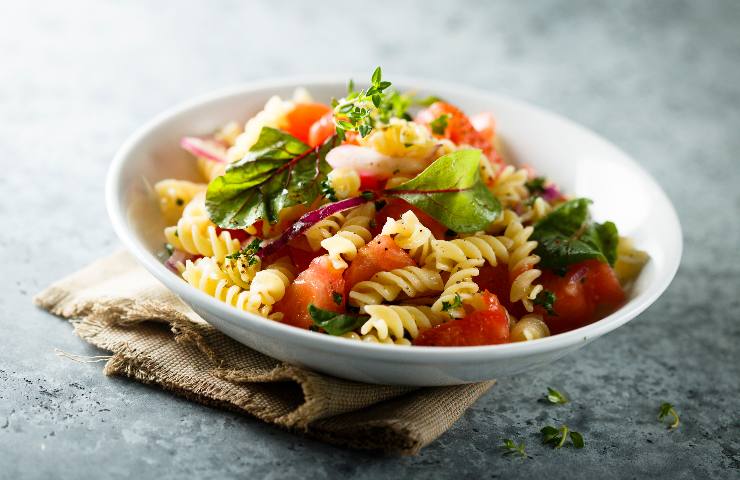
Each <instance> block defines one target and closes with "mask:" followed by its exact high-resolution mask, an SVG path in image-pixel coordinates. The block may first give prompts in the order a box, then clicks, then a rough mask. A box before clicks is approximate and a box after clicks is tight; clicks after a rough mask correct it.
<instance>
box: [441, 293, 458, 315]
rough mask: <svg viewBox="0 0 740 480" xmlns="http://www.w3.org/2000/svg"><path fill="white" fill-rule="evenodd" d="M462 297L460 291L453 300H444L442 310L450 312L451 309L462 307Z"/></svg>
mask: <svg viewBox="0 0 740 480" xmlns="http://www.w3.org/2000/svg"><path fill="white" fill-rule="evenodd" d="M462 304H463V303H462V297H461V296H460V294H459V293H456V294H455V298H454V299H452V301H451V302H442V311H443V312H448V311H450V310H454V309H456V308H460V307H462Z"/></svg>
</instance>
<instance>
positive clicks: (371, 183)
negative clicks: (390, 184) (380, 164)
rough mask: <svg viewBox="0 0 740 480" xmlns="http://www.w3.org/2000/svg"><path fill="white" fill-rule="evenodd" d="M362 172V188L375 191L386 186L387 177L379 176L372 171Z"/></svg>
mask: <svg viewBox="0 0 740 480" xmlns="http://www.w3.org/2000/svg"><path fill="white" fill-rule="evenodd" d="M359 174H360V190H363V191H364V190H371V191H373V192H379V191H381V190H383V188H384V187H385V179H382V178H380V177H378V176H377V175H374V174H372V173H367V172H359Z"/></svg>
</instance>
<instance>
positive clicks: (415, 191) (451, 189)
mask: <svg viewBox="0 0 740 480" xmlns="http://www.w3.org/2000/svg"><path fill="white" fill-rule="evenodd" d="M480 162H481V152H480V150H472V149H471V150H458V151H456V152H452V153H449V154H447V155H444V156H441V157H439V158H438V159H437V160H435V161H434V163H432V164H431V165H429V166H428V167H427V168H426V169H425V170H424V171H423V172H421V173H420V174H419V175H417V176H416V177H415V178H413V179H411V180H409V181H408V182H406V183H403V184H401V185H399V186H397V187H395V188H392V189H390V190H386V192H385V193H386V195H388V196H396V197H399V198H402V199H404V200H406V201H407V202H409V203H410V204H411V205H413V206H415V207H417V208H419V209H421V210H423V211H424V212H426V213H428V214H429V215H431V216H432V217H434V219H436V220H437V221H439V222H440V223H441V224H443V225H444V226H445V227H447V228H449V229H450V230H454V231H455V232H476V231H479V230H483V229H484V228H486V227H487V226H488V225H489V224H490V223H491V222H493V221H494V220H496V218H497V217H498V216H499V213H500V212H501V204H500V203H499V201H498V200H497V199H496V197H494V196H493V194H491V192H490V191H489V190H488V188H486V186H485V185H484V184H483V182H482V181H481V178H480V170H479V169H480Z"/></svg>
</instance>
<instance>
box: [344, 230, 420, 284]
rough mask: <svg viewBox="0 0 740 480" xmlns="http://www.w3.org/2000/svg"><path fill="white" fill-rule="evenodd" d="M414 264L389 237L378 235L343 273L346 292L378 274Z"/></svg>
mask: <svg viewBox="0 0 740 480" xmlns="http://www.w3.org/2000/svg"><path fill="white" fill-rule="evenodd" d="M415 264H416V263H415V262H414V259H413V258H411V257H410V256H409V254H408V253H406V251H405V250H403V249H402V248H401V247H399V246H398V245H396V242H394V241H393V239H392V238H391V237H389V236H388V235H378V236H377V237H375V238H373V239H372V240H370V241H369V242H368V243H367V244H366V245H365V246H363V247H361V248H360V249H359V250H358V251H357V256H356V257H355V258H354V259H353V260H352V263H351V264H350V266H349V268H347V270H346V271H345V272H344V281H345V284H346V287H347V291H349V290H350V289H351V288H352V287H353V286H354V285H355V284H356V283H357V282H362V281H363V280H368V279H370V277H372V276H373V275H375V274H376V273H378V272H382V271H388V270H393V269H395V268H402V267H408V266H410V265H415Z"/></svg>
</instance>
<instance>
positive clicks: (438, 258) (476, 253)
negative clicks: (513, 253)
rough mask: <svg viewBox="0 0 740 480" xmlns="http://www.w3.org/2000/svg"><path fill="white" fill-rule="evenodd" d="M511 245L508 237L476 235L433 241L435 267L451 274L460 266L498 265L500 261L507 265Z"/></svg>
mask: <svg viewBox="0 0 740 480" xmlns="http://www.w3.org/2000/svg"><path fill="white" fill-rule="evenodd" d="M510 244H511V241H510V239H508V238H506V237H501V238H499V237H494V236H492V235H485V234H480V233H478V234H475V235H471V236H468V237H464V238H456V239H454V240H432V250H433V255H434V261H435V266H436V267H437V268H438V269H440V270H443V271H445V272H451V271H452V270H454V269H455V267H456V266H457V265H458V264H461V263H467V264H469V265H474V266H476V267H480V266H482V265H483V264H484V263H486V262H488V263H489V264H491V265H492V266H494V267H495V266H496V265H498V262H499V260H500V261H502V262H504V263H507V262H508V261H509V251H508V249H507V246H509V245H510Z"/></svg>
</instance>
